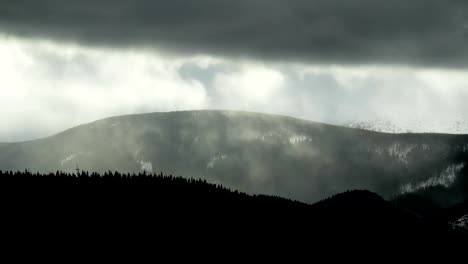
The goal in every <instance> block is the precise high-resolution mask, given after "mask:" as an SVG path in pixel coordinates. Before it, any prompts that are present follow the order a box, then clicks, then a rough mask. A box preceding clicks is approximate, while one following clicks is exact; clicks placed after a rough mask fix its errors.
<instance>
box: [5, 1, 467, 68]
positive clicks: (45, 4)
mask: <svg viewBox="0 0 468 264" xmlns="http://www.w3.org/2000/svg"><path fill="white" fill-rule="evenodd" d="M467 14H468V3H467V1H465V0H392V1H388V0H354V1H345V0H289V1H283V0H236V1H232V0H197V1H192V0H187V1H184V0H170V1H162V0H133V1H124V0H80V1H68V0H42V1H37V0H31V1H26V0H0V30H3V31H4V32H10V33H14V34H22V35H33V36H39V37H54V38H63V39H69V40H71V41H79V42H88V43H97V44H103V45H123V46H133V45H144V46H150V47H151V46H153V45H157V46H159V47H165V48H171V49H175V50H176V51H178V52H182V51H185V52H188V53H191V52H206V53H212V54H218V55H234V56H255V57H259V58H272V59H279V60H284V59H293V60H304V61H314V62H317V61H320V62H334V63H378V64H381V63H397V64H410V65H424V66H443V67H466V66H467V64H468V45H467V43H468V15H467Z"/></svg>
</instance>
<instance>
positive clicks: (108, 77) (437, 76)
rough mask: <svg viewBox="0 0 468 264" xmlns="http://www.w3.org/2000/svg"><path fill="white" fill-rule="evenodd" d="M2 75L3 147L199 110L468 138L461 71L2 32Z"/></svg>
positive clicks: (464, 74) (0, 117)
mask: <svg viewBox="0 0 468 264" xmlns="http://www.w3.org/2000/svg"><path fill="white" fill-rule="evenodd" d="M0 71H1V72H2V79H1V88H0V104H1V105H2V111H1V112H0V122H2V124H5V125H2V126H0V142H2V141H3V142H12V141H22V140H30V139H35V138H41V137H46V136H50V135H53V134H56V133H58V132H60V131H63V130H65V129H68V128H71V127H74V126H77V125H80V124H83V123H89V122H92V121H95V120H98V119H102V118H106V117H111V116H116V115H125V114H136V113H148V112H165V111H175V110H194V109H226V110H246V111H254V112H263V113H273V114H283V115H289V116H293V117H298V118H304V119H307V120H312V121H317V122H324V123H330V124H347V123H349V122H355V121H373V120H387V121H389V122H391V123H393V124H394V125H395V126H398V127H402V128H404V129H406V130H407V131H413V132H439V133H467V132H468V125H467V123H466V119H465V115H464V113H466V112H468V105H467V104H466V103H465V102H466V101H467V99H468V89H467V86H466V83H468V74H467V72H466V71H465V70H463V69H458V70H457V69H444V68H434V67H432V68H431V67H410V66H402V65H393V66H389V65H377V64H376V65H352V66H350V65H347V64H320V63H313V62H306V63H305V62H300V61H297V62H291V61H290V62H274V61H262V60H256V59H246V58H243V59H241V58H235V57H229V56H215V55H210V54H192V55H184V54H175V53H167V52H166V53H165V52H164V50H163V49H161V50H158V49H157V48H152V49H135V48H112V47H102V46H89V45H82V44H78V43H70V42H60V41H56V40H52V39H37V38H34V39H30V38H21V37H15V36H11V35H6V34H3V35H0ZM18 106H21V107H18Z"/></svg>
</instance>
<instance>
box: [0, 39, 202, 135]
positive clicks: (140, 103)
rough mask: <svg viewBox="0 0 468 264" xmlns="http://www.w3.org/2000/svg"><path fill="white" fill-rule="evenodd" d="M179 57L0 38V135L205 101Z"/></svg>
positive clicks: (39, 132)
mask: <svg viewBox="0 0 468 264" xmlns="http://www.w3.org/2000/svg"><path fill="white" fill-rule="evenodd" d="M186 61H187V62H192V61H197V58H187V59H186ZM180 63H181V62H180V61H178V60H171V59H170V58H165V57H163V56H159V55H157V54H151V55H148V54H146V53H141V52H137V51H132V50H119V51H115V50H108V49H89V48H86V47H80V46H75V45H60V44H57V43H54V42H48V41H41V42H37V41H27V40H20V39H15V38H0V72H2V78H1V80H0V82H1V84H0V86H1V88H0V104H1V105H2V111H1V113H0V122H1V123H2V124H6V125H2V126H1V128H0V138H2V139H3V140H10V139H12V140H13V139H25V138H31V137H33V136H35V135H43V134H45V133H54V132H58V131H59V130H60V129H65V128H67V127H69V126H73V125H78V124H80V123H83V122H89V121H92V120H93V119H98V118H103V117H106V116H112V115H120V114H128V113H137V112H149V111H164V110H167V109H171V110H178V109H199V108H204V107H205V106H206V99H207V97H206V90H205V87H204V86H203V84H202V83H200V82H198V81H196V80H186V79H183V78H182V77H181V76H180V74H179V73H178V69H179V67H180ZM203 63H204V61H203V59H200V62H199V64H203ZM2 136H3V137H2ZM11 137H14V138H11Z"/></svg>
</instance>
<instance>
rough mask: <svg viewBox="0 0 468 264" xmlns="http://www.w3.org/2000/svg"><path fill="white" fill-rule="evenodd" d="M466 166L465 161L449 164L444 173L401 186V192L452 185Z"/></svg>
mask: <svg viewBox="0 0 468 264" xmlns="http://www.w3.org/2000/svg"><path fill="white" fill-rule="evenodd" d="M464 167H465V163H461V164H456V165H455V164H452V165H450V166H448V167H447V168H446V169H445V170H444V171H443V172H442V173H440V174H439V175H436V176H434V177H431V178H429V179H427V180H426V181H423V182H420V183H417V184H412V183H407V184H405V185H403V186H402V187H401V192H402V193H403V194H404V193H412V192H415V191H417V190H420V189H424V188H428V187H433V186H444V187H450V185H452V184H453V183H454V182H455V180H456V179H457V174H458V173H459V172H460V171H461V170H462V169H463V168H464Z"/></svg>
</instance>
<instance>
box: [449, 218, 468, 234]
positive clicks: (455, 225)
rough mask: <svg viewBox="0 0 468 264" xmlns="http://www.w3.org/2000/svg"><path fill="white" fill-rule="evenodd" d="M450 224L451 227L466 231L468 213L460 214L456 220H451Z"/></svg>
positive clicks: (467, 227)
mask: <svg viewBox="0 0 468 264" xmlns="http://www.w3.org/2000/svg"><path fill="white" fill-rule="evenodd" d="M451 226H452V228H453V229H461V230H465V231H468V214H466V215H464V216H462V217H461V218H460V219H458V220H457V221H455V222H452V223H451Z"/></svg>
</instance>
